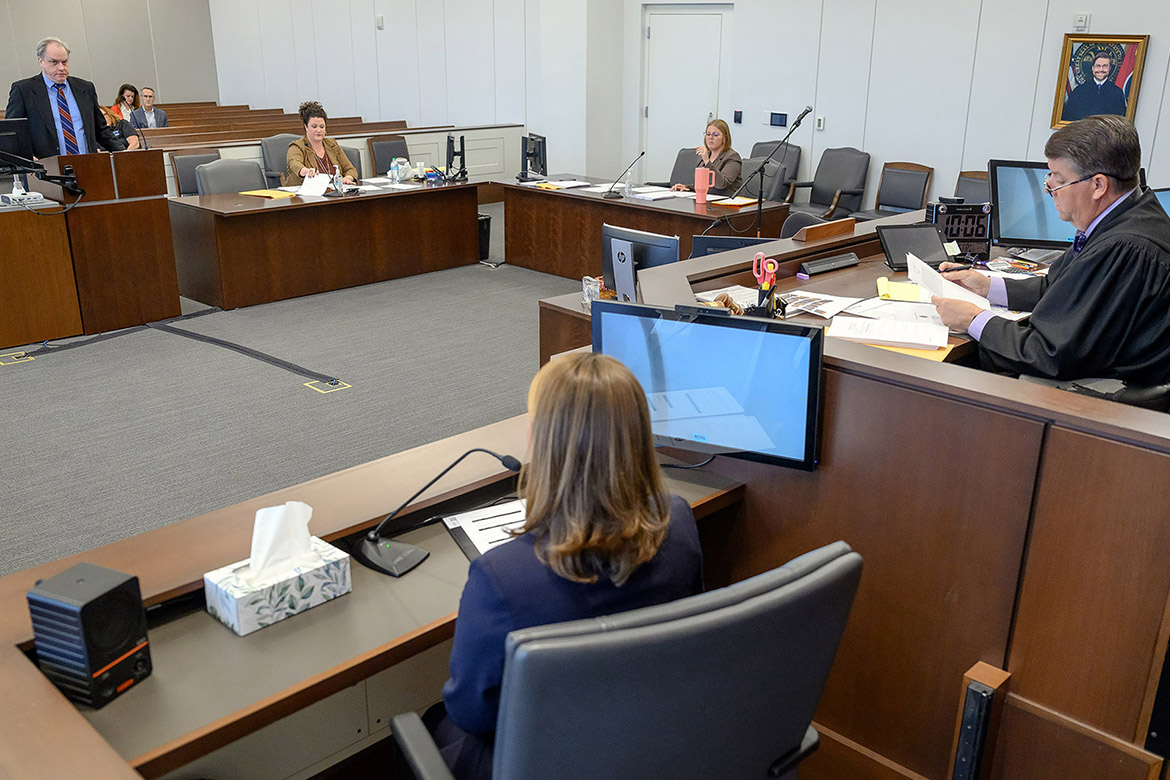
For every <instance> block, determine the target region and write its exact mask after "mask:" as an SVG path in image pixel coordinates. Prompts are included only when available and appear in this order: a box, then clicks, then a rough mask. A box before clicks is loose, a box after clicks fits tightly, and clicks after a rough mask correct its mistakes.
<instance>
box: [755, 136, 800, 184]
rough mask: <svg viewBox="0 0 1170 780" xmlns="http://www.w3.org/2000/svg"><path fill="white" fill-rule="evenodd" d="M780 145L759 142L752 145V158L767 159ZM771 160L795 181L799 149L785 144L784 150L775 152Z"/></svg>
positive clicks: (798, 162) (773, 142)
mask: <svg viewBox="0 0 1170 780" xmlns="http://www.w3.org/2000/svg"><path fill="white" fill-rule="evenodd" d="M779 145H780V142H779V141H759V142H757V143H754V144H752V154H751V156H752V157H767V156H768V155H769V154H771V153H772V150H773V149H775V148H776V147H777V146H779ZM772 159H773V160H775V161H776V162H778V163H780V164H781V165H783V166H784V167H786V168H787V169H788V174H789V175H790V176H791V177H792V178H793V179H795V178H796V172H797V171H798V170H800V147H799V146H793V145H792V144H790V143H788V142H785V143H784V148H783V149H781V150H780V151H778V152H776V154H775V156H773V157H772ZM785 183H786V184H787V182H785Z"/></svg>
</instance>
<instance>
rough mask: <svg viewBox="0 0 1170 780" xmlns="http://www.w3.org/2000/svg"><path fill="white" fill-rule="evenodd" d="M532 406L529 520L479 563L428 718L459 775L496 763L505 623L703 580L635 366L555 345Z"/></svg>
mask: <svg viewBox="0 0 1170 780" xmlns="http://www.w3.org/2000/svg"><path fill="white" fill-rule="evenodd" d="M528 413H529V417H530V421H531V427H530V429H529V437H530V438H529V463H528V464H526V465H525V466H524V468H523V470H522V471H521V472H520V489H521V494H522V495H523V496H524V497H525V499H526V501H527V506H526V518H527V519H526V521H525V524H524V528H523V532H522V534H521V535H519V536H518V537H517V538H515V539H513V540H512V541H510V542H508V543H507V544H502V545H500V546H498V547H495V548H493V549H491V550H489V551H488V552H487V553H485V554H484V555H483V556H482V557H480V558H478V559H476V560H474V561H472V563H471V571H470V573H469V575H468V580H467V585H466V586H465V587H464V589H463V597H462V599H461V600H460V603H459V619H458V621H457V622H456V624H455V641H454V646H453V647H452V649H451V664H450V666H451V679H450V680H448V681H447V684H446V685H445V686H444V687H443V700H444V702H445V704H446V717H445V718H444V719H443V720H442V722H440V723H438V724H436V725H434V728H433V731H434V736H435V741H436V744H438V745H439V748H440V750H441V752H442V754H443V757H444V759H445V760H446V761H447V763H448V765H449V766H450V767H451V769H452V771H453V772H454V773H455V776H456V777H458V778H460V779H461V780H463V779H464V778H489V777H490V776H491V765H492V744H493V741H494V732H495V728H496V710H497V708H498V706H499V700H500V682H501V680H502V678H503V672H504V638H505V637H506V636H507V634H508V632H509V631H513V630H515V629H520V628H528V627H530V626H537V625H545V624H548V623H559V622H562V621H566V620H577V619H580V618H589V617H598V616H601V615H610V614H614V613H617V612H624V611H626V610H630V609H637V608H639V607H646V606H651V605H654V604H662V603H665V602H668V601H673V600H674V599H678V598H683V597H685V596H692V595H694V594H696V593H700V592H701V591H702V590H703V574H702V569H703V559H702V553H701V551H700V549H699V538H698V531H697V530H696V528H695V518H694V515H693V514H692V512H691V509H690V506H688V505H687V503H686V502H685V501H684V500H683V499H681V498H679V497H678V496H671V495H669V494H667V492H666V490H665V488H664V487H663V482H662V475H661V472H660V470H659V466H658V460H657V458H656V456H655V453H654V444H653V440H652V438H651V433H650V411H649V408H648V406H647V403H646V395H645V393H644V392H643V390H642V387H641V385H639V384H638V380H637V379H635V378H634V375H633V374H631V373H630V371H629V369H627V368H626V367H625V366H623V365H622V364H621V363H619V362H618V361H617V360H614V359H613V358H611V357H608V356H605V355H599V354H593V353H584V354H572V355H566V356H564V357H560V358H557V359H556V360H553V361H552V362H550V363H549V364H548V365H546V366H545V367H544V368H542V369H541V370H540V372H539V373H538V374H537V375H536V378H535V379H534V380H533V382H532V387H531V389H530V390H529V393H528ZM428 720H429V721H431V722H432V723H433V721H434V720H438V718H437V717H434V716H433V715H432V713H428Z"/></svg>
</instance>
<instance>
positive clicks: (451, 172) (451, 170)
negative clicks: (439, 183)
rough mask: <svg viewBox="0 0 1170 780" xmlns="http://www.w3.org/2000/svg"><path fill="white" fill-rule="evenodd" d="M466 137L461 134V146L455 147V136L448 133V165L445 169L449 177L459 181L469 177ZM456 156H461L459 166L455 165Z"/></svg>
mask: <svg viewBox="0 0 1170 780" xmlns="http://www.w3.org/2000/svg"><path fill="white" fill-rule="evenodd" d="M465 140H466V139H465V137H464V136H462V135H461V136H459V148H458V149H456V148H455V136H454V135H452V134H450V133H448V134H447V167H446V169H445V171H446V174H447V179H448V180H451V181H457V180H460V179H466V178H467V152H466V146H465ZM455 158H459V167H458V168H456V167H455Z"/></svg>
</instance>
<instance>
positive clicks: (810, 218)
mask: <svg viewBox="0 0 1170 780" xmlns="http://www.w3.org/2000/svg"><path fill="white" fill-rule="evenodd" d="M828 221H829V220H827V219H824V218H822V217H818V216H817V215H816V214H809V213H808V212H807V211H795V212H793V213H791V214H789V215H788V217H787V218H786V219H785V220H784V224H783V225H781V226H780V238H792V237H793V236H795V235H796V234H797V233H798V232H799V231H800V229H801V228H802V227H808V226H809V225H823V224H824V223H826V222H828Z"/></svg>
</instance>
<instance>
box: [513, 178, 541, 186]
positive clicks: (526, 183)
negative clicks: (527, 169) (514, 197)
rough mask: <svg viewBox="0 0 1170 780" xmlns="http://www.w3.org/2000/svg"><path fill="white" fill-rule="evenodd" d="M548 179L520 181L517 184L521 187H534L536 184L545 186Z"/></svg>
mask: <svg viewBox="0 0 1170 780" xmlns="http://www.w3.org/2000/svg"><path fill="white" fill-rule="evenodd" d="M547 182H548V179H537V180H536V181H522V182H519V184H520V186H521V187H535V186H536V185H537V184H546V183H547Z"/></svg>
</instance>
